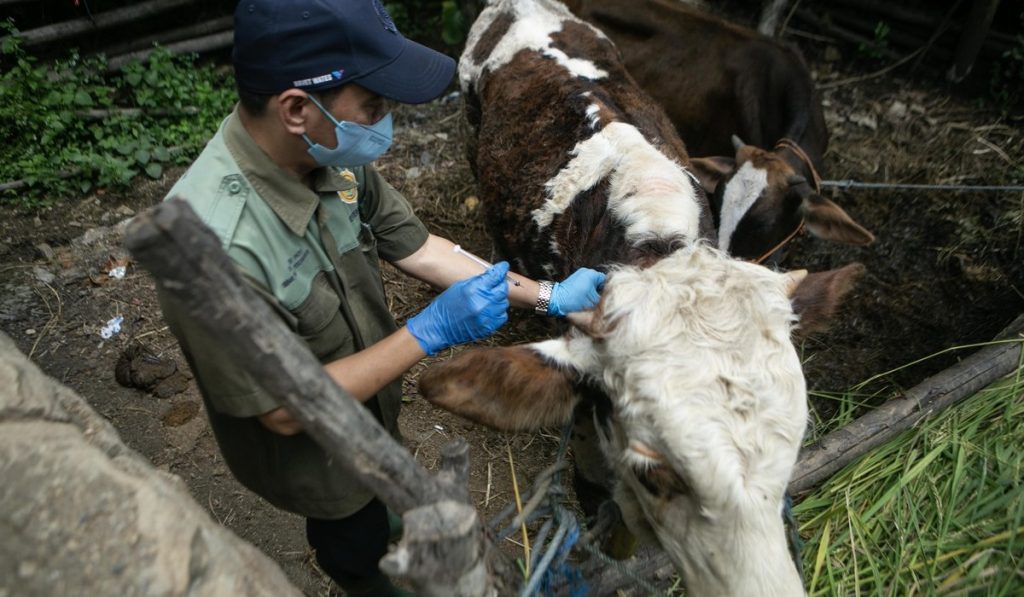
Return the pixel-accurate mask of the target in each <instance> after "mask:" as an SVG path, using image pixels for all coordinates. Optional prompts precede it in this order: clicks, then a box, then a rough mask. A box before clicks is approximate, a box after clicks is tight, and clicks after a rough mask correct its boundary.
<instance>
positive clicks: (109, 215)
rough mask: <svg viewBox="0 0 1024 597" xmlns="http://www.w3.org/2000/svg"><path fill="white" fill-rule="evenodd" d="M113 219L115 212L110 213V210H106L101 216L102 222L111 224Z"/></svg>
mask: <svg viewBox="0 0 1024 597" xmlns="http://www.w3.org/2000/svg"><path fill="white" fill-rule="evenodd" d="M113 219H114V214H112V213H110V212H109V211H105V212H103V215H102V216H100V224H109V223H110V220H113Z"/></svg>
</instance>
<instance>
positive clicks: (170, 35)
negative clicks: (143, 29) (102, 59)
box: [103, 15, 235, 56]
mask: <svg viewBox="0 0 1024 597" xmlns="http://www.w3.org/2000/svg"><path fill="white" fill-rule="evenodd" d="M234 19H235V17H234V16H232V15H227V16H223V17H218V18H216V19H208V20H205V21H202V22H200V23H195V24H194V25H189V26H188V27H180V28H178V29H170V30H167V31H160V32H159V33H154V34H153V35H149V36H146V37H140V38H136V39H132V40H129V41H127V42H124V43H120V44H117V45H114V46H107V47H105V48H103V53H104V54H106V55H107V56H120V55H121V54H129V53H131V52H137V51H139V50H145V49H150V48H152V47H153V45H154V44H160V45H167V44H169V43H173V42H176V41H181V40H186V39H193V38H196V37H202V36H205V35H210V34H211V33H218V32H220V31H223V30H225V29H230V28H231V25H232V23H233V22H234Z"/></svg>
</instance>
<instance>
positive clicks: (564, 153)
mask: <svg viewBox="0 0 1024 597" xmlns="http://www.w3.org/2000/svg"><path fill="white" fill-rule="evenodd" d="M490 35H491V32H488V36H490ZM494 37H497V35H494ZM552 39H553V41H552V44H551V45H552V47H555V48H558V49H560V50H562V51H563V52H565V53H566V55H568V56H570V57H573V58H579V59H581V60H589V61H592V62H593V63H594V64H595V65H596V66H597V67H598V68H601V69H604V70H605V71H606V72H608V74H609V76H608V77H606V78H602V79H600V80H598V81H592V80H589V79H587V78H584V77H577V76H573V75H572V74H571V73H569V72H568V71H567V70H566V69H565V68H564V67H563V66H561V65H559V64H558V63H557V62H556V61H555V60H553V59H551V58H548V57H546V56H544V55H543V54H541V53H540V52H538V51H530V50H522V51H520V52H518V53H517V54H516V55H515V56H514V57H513V58H512V60H511V61H510V62H509V63H507V64H505V65H503V66H502V67H500V68H498V69H497V70H495V71H493V72H491V71H485V72H483V73H482V74H481V76H480V79H479V80H478V81H476V82H475V90H476V96H477V97H478V98H479V106H480V109H479V128H478V131H477V133H478V134H477V139H478V143H477V151H476V158H475V159H474V160H471V161H472V162H473V163H474V164H475V171H476V172H477V173H479V179H478V180H479V184H480V197H481V201H482V203H483V206H484V215H485V221H486V224H487V228H488V232H489V233H490V234H491V237H492V238H493V239H494V241H495V246H496V249H497V251H498V252H499V253H500V254H503V255H507V256H509V257H512V258H514V259H515V260H516V261H517V263H518V265H520V266H521V268H522V271H523V273H525V274H527V275H530V276H533V277H543V278H547V277H555V276H559V277H562V276H566V275H568V274H570V273H571V272H572V271H574V270H575V269H577V268H578V267H580V266H591V267H593V266H597V265H600V264H607V263H616V262H623V261H624V260H625V259H627V256H628V253H629V250H630V247H629V246H628V245H627V244H626V241H625V235H624V233H623V230H622V229H621V228H622V227H621V224H619V223H617V222H616V221H615V220H614V219H613V218H612V216H611V214H610V213H609V212H608V210H607V205H606V203H607V194H608V190H607V188H608V187H607V183H606V182H602V183H599V184H598V185H596V186H595V187H594V188H592V189H588V190H586V191H584V192H583V193H580V195H579V196H577V197H576V198H575V199H574V200H573V201H572V203H571V205H570V208H569V209H568V210H567V211H566V212H565V213H563V214H562V215H559V216H556V217H555V219H554V222H553V224H552V226H551V227H549V228H545V229H544V230H540V229H539V228H538V226H537V224H536V223H535V222H534V221H533V219H532V212H533V210H535V209H537V208H538V207H540V206H541V205H542V204H543V203H544V200H545V197H546V189H545V186H544V185H545V183H547V182H548V181H550V180H551V179H552V178H554V177H555V175H556V174H557V173H558V172H559V171H560V170H561V169H562V168H564V167H565V166H566V164H567V163H568V162H569V160H570V159H571V151H572V149H573V147H575V145H576V144H577V143H579V142H581V141H584V140H586V139H588V138H589V137H590V136H592V135H593V134H594V133H595V131H594V130H593V129H592V128H591V126H590V124H589V122H590V119H589V118H588V117H587V108H588V107H589V106H590V105H592V104H596V105H598V107H599V109H598V119H599V121H600V125H601V126H603V125H606V124H607V123H608V122H611V121H621V122H627V123H629V124H632V125H634V126H636V127H637V128H638V129H639V130H640V131H641V132H642V133H643V134H644V136H645V137H646V138H647V139H649V140H650V141H651V142H652V143H653V144H654V145H655V146H656V147H658V149H659V150H660V151H662V152H663V153H664V154H665V155H667V156H668V157H670V158H671V159H673V160H675V161H677V162H679V163H681V164H686V163H687V154H686V150H685V147H684V146H683V143H682V141H681V140H680V139H679V137H678V135H677V134H676V132H675V129H674V128H673V126H672V124H671V122H669V120H668V118H667V117H666V116H665V114H664V112H662V110H661V109H660V108H659V107H658V106H657V105H656V104H655V103H654V102H653V101H652V100H651V99H650V98H649V97H647V96H646V95H645V94H644V93H643V92H641V91H640V90H639V89H638V88H637V87H636V85H635V83H634V82H633V80H632V79H631V78H630V76H629V74H628V73H626V71H625V69H624V68H623V66H622V64H621V63H620V62H619V59H618V54H617V52H616V50H615V48H614V46H612V45H611V44H610V43H608V41H607V40H605V39H603V38H601V37H599V36H598V35H597V34H596V33H595V32H594V31H593V30H592V29H591V28H590V27H588V26H585V25H583V24H580V23H576V22H566V23H564V24H563V29H562V30H561V31H560V32H557V33H555V34H553V35H552ZM484 41H485V40H484V39H481V42H484ZM488 43H490V44H491V46H492V47H493V41H490V40H488ZM484 59H486V56H482V57H481V58H480V60H484ZM584 94H586V95H584ZM473 116H474V119H475V117H476V110H474V114H473ZM702 207H703V209H702V211H703V214H702V218H701V232H702V234H704V235H706V236H708V237H711V238H713V236H714V228H713V225H712V222H711V215H710V210H709V209H708V208H707V206H706V202H705V203H704V205H703V206H702ZM552 236H554V240H555V241H556V242H557V243H558V247H559V252H558V254H556V253H554V252H553V251H552V249H551V241H552Z"/></svg>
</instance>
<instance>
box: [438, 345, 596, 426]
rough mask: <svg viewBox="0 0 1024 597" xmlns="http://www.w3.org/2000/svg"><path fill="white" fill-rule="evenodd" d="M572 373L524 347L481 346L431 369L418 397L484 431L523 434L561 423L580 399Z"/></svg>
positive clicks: (570, 413)
mask: <svg viewBox="0 0 1024 597" xmlns="http://www.w3.org/2000/svg"><path fill="white" fill-rule="evenodd" d="M573 378H574V375H573V374H572V373H571V372H570V371H567V370H564V369H562V368H560V367H558V366H556V365H553V364H551V363H549V362H548V361H546V360H545V359H544V358H543V357H541V355H540V354H539V353H537V352H536V351H534V350H532V349H530V348H526V347H524V346H513V347H502V348H480V349H476V350H470V351H467V352H464V353H462V354H459V355H458V356H456V357H455V358H453V359H452V360H450V361H447V362H445V363H440V364H438V365H434V366H433V367H430V368H429V369H427V370H426V371H424V372H423V374H422V375H420V381H419V388H420V393H422V394H423V396H424V397H425V398H426V399H427V400H429V401H430V402H431V403H432V404H435V405H437V406H440V407H441V408H443V409H445V410H447V411H450V412H452V413H455V414H457V415H459V416H461V417H465V418H467V419H469V420H471V421H475V422H477V423H480V424H482V425H487V426H488V427H493V428H495V429H501V430H506V431H521V430H528V429H536V428H538V427H547V426H551V425H561V424H564V423H565V422H567V421H568V420H569V419H570V417H571V416H572V411H573V408H574V407H575V406H576V403H577V402H578V401H579V397H578V396H577V394H576V392H575V391H573V381H574V379H573Z"/></svg>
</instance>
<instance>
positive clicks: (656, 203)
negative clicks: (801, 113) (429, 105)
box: [420, 0, 860, 596]
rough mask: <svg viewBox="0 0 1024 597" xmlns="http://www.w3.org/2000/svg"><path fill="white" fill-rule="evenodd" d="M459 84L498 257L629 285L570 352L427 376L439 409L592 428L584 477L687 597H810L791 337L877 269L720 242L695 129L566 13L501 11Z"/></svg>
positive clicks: (436, 370)
mask: <svg viewBox="0 0 1024 597" xmlns="http://www.w3.org/2000/svg"><path fill="white" fill-rule="evenodd" d="M459 76H460V80H461V83H462V85H463V90H464V92H465V96H466V101H467V104H468V107H469V111H470V115H471V120H472V122H473V123H474V126H475V128H476V129H477V148H476V156H475V162H476V169H477V172H478V176H479V183H480V189H479V191H480V197H481V201H482V204H483V207H484V210H485V214H486V219H487V224H488V227H489V229H490V232H491V234H492V235H493V236H494V240H495V242H496V244H497V245H498V246H499V247H500V249H501V250H502V251H503V252H504V253H505V254H506V255H508V256H509V257H511V258H512V260H513V261H514V262H515V263H516V264H517V265H518V266H519V267H520V269H521V270H523V271H524V272H526V273H529V274H531V275H533V276H535V277H554V278H559V277H561V276H563V275H565V274H566V273H567V272H570V271H572V270H574V269H575V268H577V267H580V266H591V267H598V268H605V269H607V270H608V271H609V276H608V279H607V281H606V283H605V287H604V290H603V292H602V298H601V302H600V303H599V306H598V308H597V309H596V310H595V311H594V312H592V313H588V314H578V315H577V316H574V321H575V327H573V328H571V329H570V330H569V331H568V332H567V333H566V334H565V335H564V336H562V337H560V338H556V339H552V340H547V341H544V342H536V343H532V344H527V345H522V346H513V347H501V348H482V349H477V350H470V351H466V352H463V353H461V354H459V355H458V356H456V357H455V358H453V359H452V360H450V361H448V362H445V363H442V364H439V365H437V366H434V367H432V368H430V369H428V370H427V371H425V372H424V373H423V375H422V376H421V378H420V389H421V391H422V392H423V394H424V396H426V397H427V399H429V400H430V401H432V402H433V403H435V404H438V405H440V406H442V407H444V408H446V409H449V410H451V411H453V412H455V413H458V414H461V415H463V416H466V417H468V418H470V419H473V420H475V421H478V422H481V423H483V424H486V425H490V426H492V427H495V428H499V429H533V428H537V427H540V426H548V425H561V424H565V423H567V422H569V421H570V420H571V419H572V417H573V414H574V412H575V413H576V414H577V416H579V413H587V414H588V416H587V417H586V418H582V419H580V418H578V419H577V421H576V424H577V428H576V431H577V433H575V434H574V438H573V439H574V444H573V450H574V454H575V457H576V461H577V465H578V466H579V472H580V474H581V475H583V476H585V477H586V478H587V479H589V480H590V481H591V482H594V483H604V484H606V485H610V486H611V487H610V489H611V492H612V495H613V496H614V499H615V501H616V503H617V504H618V505H619V507H620V508H621V510H622V512H623V514H624V518H625V520H626V522H627V523H628V525H629V527H630V529H631V530H632V531H633V532H634V533H635V534H637V535H638V536H640V537H641V538H645V539H648V540H650V541H653V542H655V543H656V544H657V545H660V546H661V547H662V548H663V549H664V550H665V551H666V552H667V553H668V555H669V556H670V557H671V559H672V561H673V562H674V563H675V565H676V566H677V568H678V569H679V570H680V572H681V573H682V575H683V578H684V582H685V583H686V586H687V590H688V594H693V595H698V596H700V595H794V594H801V593H802V587H801V583H800V578H799V576H798V575H797V572H796V569H795V567H794V565H793V563H792V561H790V558H789V555H788V550H787V547H786V539H785V536H784V532H783V525H782V519H781V516H780V511H781V508H782V497H783V492H784V490H785V487H786V483H787V481H788V479H789V476H790V473H791V471H792V467H793V465H794V463H795V461H796V456H797V451H798V450H799V446H800V440H801V438H802V436H803V432H804V428H805V427H806V419H807V403H806V387H805V383H804V378H803V373H802V371H801V367H800V359H799V356H798V354H797V351H796V349H795V348H794V346H793V343H792V340H791V338H790V335H791V332H792V330H793V327H794V325H797V321H798V318H799V326H801V327H811V326H813V325H814V324H815V321H814V319H815V318H816V317H818V318H825V317H827V316H828V315H829V313H830V311H831V310H832V309H834V308H835V307H836V305H837V303H838V301H839V300H840V297H841V296H842V295H843V294H844V293H845V292H846V291H847V290H849V288H850V286H851V284H852V282H853V280H854V279H855V278H856V277H857V276H858V275H859V273H860V268H859V266H848V267H847V268H844V269H841V270H836V271H833V272H827V273H823V274H810V275H807V274H806V272H802V271H801V272H792V273H788V274H787V273H780V272H776V271H773V270H771V269H768V268H766V267H763V266H760V265H756V264H753V263H750V262H747V261H744V260H739V259H735V258H732V257H730V256H729V255H728V254H726V253H725V252H723V251H720V250H718V249H716V248H714V247H713V246H711V245H712V244H713V240H714V229H713V227H712V225H711V218H710V216H709V213H708V212H709V210H708V204H707V199H706V197H705V196H704V193H703V191H702V190H701V187H700V185H699V184H697V182H696V181H695V180H694V179H693V178H692V176H691V175H690V174H689V171H688V170H687V164H688V163H689V159H688V157H687V155H686V151H685V149H684V147H683V144H682V143H681V142H680V140H679V138H678V136H677V134H676V132H675V129H674V128H673V127H672V125H671V123H670V122H669V120H668V119H667V118H666V117H665V115H664V113H663V112H662V111H661V109H660V108H658V107H657V105H656V104H655V103H654V102H653V101H651V99H650V98H649V97H647V96H646V95H645V94H644V93H642V92H641V91H640V90H639V89H638V88H637V87H636V85H635V83H634V82H633V81H632V79H631V78H630V77H629V75H628V74H627V73H626V72H625V70H624V68H623V66H622V64H621V63H620V62H619V60H618V54H617V52H616V50H615V48H614V46H613V45H612V44H611V43H610V42H609V41H608V40H607V39H606V38H605V37H604V36H603V35H601V34H600V33H599V32H598V31H596V30H595V29H593V28H592V27H590V26H589V25H587V24H585V23H583V22H581V21H579V20H578V19H576V18H575V17H573V16H572V15H571V13H569V11H568V10H567V9H566V8H565V7H564V6H563V5H561V4H559V3H557V2H554V1H553V0H498V1H497V2H495V3H493V4H491V5H490V6H489V7H488V8H487V9H486V10H484V11H483V12H482V13H481V15H480V18H479V19H478V20H477V22H476V23H475V24H474V26H473V28H472V31H471V32H470V36H469V40H468V42H467V47H466V51H465V53H464V54H463V56H462V60H461V62H460V66H459ZM581 431H583V432H584V433H585V434H586V435H585V436H584V435H581V433H580V432H581ZM587 439H589V440H590V441H589V442H588V441H586V440H587Z"/></svg>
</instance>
